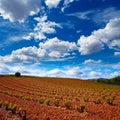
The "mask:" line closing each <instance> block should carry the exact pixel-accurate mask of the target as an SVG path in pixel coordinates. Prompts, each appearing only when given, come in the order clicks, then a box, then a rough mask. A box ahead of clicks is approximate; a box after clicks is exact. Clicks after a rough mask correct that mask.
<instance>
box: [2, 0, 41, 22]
mask: <svg viewBox="0 0 120 120" xmlns="http://www.w3.org/2000/svg"><path fill="white" fill-rule="evenodd" d="M39 11H40V0H0V13H1V16H2V17H3V19H9V20H10V21H11V22H14V21H19V22H21V21H24V20H25V19H26V18H27V17H28V16H30V15H33V14H37V13H38V12H39Z"/></svg>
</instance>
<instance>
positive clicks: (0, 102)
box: [0, 100, 3, 108]
mask: <svg viewBox="0 0 120 120" xmlns="http://www.w3.org/2000/svg"><path fill="white" fill-rule="evenodd" d="M2 104H3V101H2V100H0V108H1V107H2Z"/></svg>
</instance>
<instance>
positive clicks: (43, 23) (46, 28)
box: [23, 16, 62, 40]
mask: <svg viewBox="0 0 120 120" xmlns="http://www.w3.org/2000/svg"><path fill="white" fill-rule="evenodd" d="M34 19H35V21H37V22H38V23H37V25H36V26H35V28H34V29H33V32H31V33H29V35H27V36H23V39H26V40H30V39H31V38H34V39H35V40H42V39H46V35H45V34H53V33H56V30H55V28H56V27H59V28H62V27H61V26H60V25H59V24H57V23H55V22H52V21H48V20H47V16H43V17H41V18H40V17H36V18H34Z"/></svg>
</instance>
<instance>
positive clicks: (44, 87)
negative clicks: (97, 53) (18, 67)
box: [0, 76, 120, 120]
mask: <svg viewBox="0 0 120 120" xmlns="http://www.w3.org/2000/svg"><path fill="white" fill-rule="evenodd" d="M0 120H120V86H115V85H107V84H102V83H96V82H93V81H86V80H76V79H67V78H66V79H64V78H40V77H25V76H24V77H23V76H22V77H14V76H1V77H0Z"/></svg>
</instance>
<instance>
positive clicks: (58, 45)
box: [39, 37, 77, 58]
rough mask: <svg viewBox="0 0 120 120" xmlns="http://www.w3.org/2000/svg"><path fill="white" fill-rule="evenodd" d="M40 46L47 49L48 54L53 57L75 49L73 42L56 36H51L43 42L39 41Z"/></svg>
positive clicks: (63, 55)
mask: <svg viewBox="0 0 120 120" xmlns="http://www.w3.org/2000/svg"><path fill="white" fill-rule="evenodd" d="M39 45H40V48H41V49H44V50H46V51H47V53H48V55H49V56H51V57H55V58H60V57H65V56H68V55H70V52H72V51H74V50H77V46H76V44H75V43H74V42H68V41H62V40H59V39H58V38H56V37H55V38H52V39H49V40H47V41H46V42H45V43H40V44H39Z"/></svg>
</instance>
